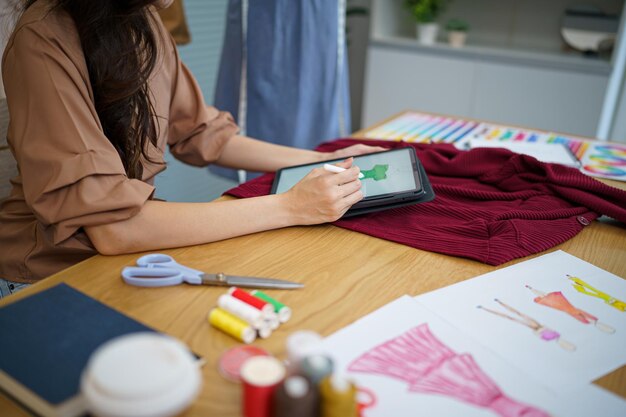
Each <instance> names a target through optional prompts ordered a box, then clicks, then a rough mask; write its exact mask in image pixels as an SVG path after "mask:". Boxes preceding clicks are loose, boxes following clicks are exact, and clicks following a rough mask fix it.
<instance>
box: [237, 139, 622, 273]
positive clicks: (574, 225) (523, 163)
mask: <svg viewBox="0 0 626 417" xmlns="http://www.w3.org/2000/svg"><path fill="white" fill-rule="evenodd" d="M355 143H367V144H371V145H378V146H384V147H387V148H399V147H406V146H412V147H414V148H415V150H416V152H417V156H418V158H419V159H420V161H421V162H422V164H423V165H424V168H425V169H426V172H427V173H428V177H429V178H430V181H431V183H432V186H433V189H434V190H435V194H436V198H435V199H434V200H433V201H431V202H429V203H422V204H415V205H411V206H406V207H401V208H397V209H391V210H386V211H381V212H376V213H371V214H366V215H363V216H358V217H352V218H347V219H341V220H338V221H336V222H335V223H334V224H335V225H336V226H339V227H343V228H346V229H350V230H354V231H357V232H361V233H366V234H368V235H371V236H376V237H379V238H382V239H387V240H391V241H394V242H398V243H402V244H405V245H408V246H412V247H414V248H418V249H424V250H428V251H433V252H439V253H444V254H448V255H453V256H461V257H467V258H471V259H476V260H478V261H481V262H484V263H487V264H490V265H499V264H502V263H505V262H508V261H510V260H511V259H515V258H520V257H524V256H527V255H531V254H533V253H537V252H541V251H544V250H546V249H549V248H551V247H553V246H556V245H558V244H560V243H562V242H564V241H566V240H568V239H570V238H572V237H574V236H575V235H576V234H577V233H578V232H580V231H581V230H582V229H583V227H585V226H586V225H588V224H589V223H591V221H593V220H595V219H596V218H597V217H598V216H599V215H601V214H605V215H608V216H610V217H612V218H614V219H616V220H619V221H621V222H626V192H625V191H621V190H619V189H616V188H613V187H610V186H608V185H605V184H603V183H601V182H599V181H596V180H595V179H593V178H590V177H588V176H586V175H584V174H582V173H580V172H579V171H578V170H576V169H573V168H568V167H565V166H561V165H557V164H546V163H542V162H539V161H537V160H536V159H535V158H532V157H529V156H525V155H518V154H514V153H512V152H510V151H508V150H506V149H494V148H478V149H473V150H471V151H460V150H457V149H456V148H455V147H454V146H452V145H448V144H435V145H426V144H410V143H404V142H387V141H371V140H368V141H361V140H356V139H339V140H336V141H333V142H328V143H324V144H322V145H320V146H319V147H318V150H319V151H323V152H331V151H333V150H336V149H339V148H344V147H347V146H350V145H354V144H355ZM273 179H274V174H266V175H264V176H261V177H259V178H257V179H254V180H252V181H249V182H247V183H245V184H242V185H240V186H239V187H236V188H233V189H232V190H229V191H227V192H226V194H230V195H233V196H235V197H254V196H259V195H265V194H268V193H269V191H270V187H271V184H272V181H273Z"/></svg>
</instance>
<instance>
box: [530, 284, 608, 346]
mask: <svg viewBox="0 0 626 417" xmlns="http://www.w3.org/2000/svg"><path fill="white" fill-rule="evenodd" d="M526 288H528V289H529V290H531V291H532V292H533V294H535V295H536V296H537V297H536V298H535V299H534V300H533V301H535V303H537V304H541V305H544V306H546V307H550V308H553V309H555V310H560V311H562V312H564V313H566V314H569V315H570V316H572V317H573V318H575V319H576V320H578V321H579V322H581V323H584V324H593V325H594V326H595V327H596V328H597V329H599V330H601V331H603V332H605V333H608V334H613V333H615V329H614V328H613V327H611V326H609V325H607V324H604V323H601V322H600V321H598V318H597V317H596V316H594V315H593V314H590V313H587V312H586V311H584V310H581V309H580V308H576V307H574V306H573V305H572V304H571V303H570V302H569V300H568V299H567V298H565V296H564V295H563V293H562V292H561V291H553V292H551V293H548V294H546V293H544V292H542V291H539V290H537V289H535V288H532V287H531V286H530V285H526Z"/></svg>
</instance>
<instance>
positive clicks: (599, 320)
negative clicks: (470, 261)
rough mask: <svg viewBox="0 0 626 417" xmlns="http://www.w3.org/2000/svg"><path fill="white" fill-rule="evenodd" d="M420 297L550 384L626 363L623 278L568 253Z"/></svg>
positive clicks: (579, 381) (579, 380) (572, 382)
mask: <svg viewBox="0 0 626 417" xmlns="http://www.w3.org/2000/svg"><path fill="white" fill-rule="evenodd" d="M416 300H418V301H419V302H420V303H422V304H423V305H424V306H425V307H427V308H429V309H430V310H431V311H433V312H435V313H436V314H438V315H439V316H440V317H441V318H443V319H444V320H446V321H448V322H449V323H450V324H452V325H453V326H455V327H456V328H458V329H459V330H460V331H463V332H464V333H465V334H466V335H467V336H468V337H471V338H472V339H474V340H476V341H477V342H479V343H481V344H482V345H483V346H486V347H488V348H489V349H490V350H492V351H493V352H495V353H496V354H498V355H499V356H501V357H502V358H504V359H505V360H506V361H507V362H509V363H510V364H511V365H513V366H515V367H517V368H518V369H519V370H521V371H523V372H525V373H527V374H528V375H530V376H531V377H533V378H534V379H535V380H536V381H538V382H540V383H543V384H545V385H546V386H548V387H554V388H556V387H559V389H561V390H565V391H566V390H569V389H572V388H574V387H576V386H581V385H584V384H586V383H589V382H591V381H593V380H595V379H597V378H598V377H600V376H602V375H604V374H606V373H608V372H610V371H612V370H614V369H616V368H618V367H620V366H621V365H623V364H624V363H626V311H624V310H626V304H625V303H624V301H625V300H626V280H624V279H622V278H620V277H618V276H616V275H613V274H611V273H609V272H607V271H604V270H602V269H600V268H598V267H596V266H594V265H592V264H590V263H587V262H584V261H582V260H580V259H578V258H576V257H574V256H572V255H569V254H567V253H565V252H563V251H556V252H553V253H550V254H547V255H544V256H541V257H538V258H535V259H532V260H529V261H526V262H521V263H518V264H516V265H513V266H510V267H508V268H503V269H500V270H497V271H494V272H491V273H488V274H485V275H481V276H479V277H476V278H473V279H469V280H467V281H463V282H460V283H458V284H454V285H451V286H449V287H445V288H442V289H439V290H436V291H433V292H430V293H426V294H423V295H421V296H418V297H416Z"/></svg>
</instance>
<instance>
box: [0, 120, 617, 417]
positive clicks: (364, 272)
mask: <svg viewBox="0 0 626 417" xmlns="http://www.w3.org/2000/svg"><path fill="white" fill-rule="evenodd" d="M364 132H365V131H361V132H357V134H356V135H355V136H359V135H363V134H364ZM607 182H608V181H607ZM608 183H610V184H611V185H613V186H616V187H619V188H621V189H625V190H626V183H618V182H608ZM224 198H228V197H224ZM557 249H562V250H564V251H566V252H568V253H570V254H572V255H574V256H577V257H579V258H581V259H583V260H585V261H588V262H591V263H593V264H595V265H597V266H599V267H600V268H603V269H605V270H607V271H609V272H612V273H614V274H616V275H618V276H621V277H626V226H625V225H624V224H619V223H616V222H593V224H592V225H590V226H588V227H586V228H585V229H584V230H583V231H582V232H581V233H580V234H578V235H577V236H576V237H575V238H573V239H571V240H569V241H567V242H565V243H564V244H561V245H559V246H557V247H555V248H554V249H553V250H557ZM163 252H164V253H168V254H170V255H172V256H174V257H175V258H176V259H177V260H178V261H179V262H181V263H183V264H186V265H189V266H191V267H193V268H196V269H201V270H206V271H215V272H217V271H224V272H226V273H230V274H238V275H256V276H267V277H275V278H283V279H290V280H297V281H300V282H303V283H305V284H306V288H305V289H304V290H298V291H271V292H270V294H271V295H272V296H275V297H276V298H277V299H279V300H281V301H283V302H285V303H286V304H287V305H289V306H291V307H292V308H293V311H294V314H293V317H292V319H291V320H290V321H289V322H288V323H286V324H284V325H282V326H281V327H280V329H279V330H278V331H277V332H275V333H274V334H273V335H272V336H271V337H270V338H269V339H267V340H259V341H257V342H255V344H256V345H257V346H260V347H263V348H265V349H267V350H269V351H270V352H272V353H273V354H275V355H277V356H278V357H281V358H282V357H284V356H285V339H286V337H287V335H289V334H290V333H291V332H293V331H295V330H303V329H311V330H314V331H317V332H319V333H321V334H322V335H324V336H326V335H329V334H331V333H333V332H335V331H337V330H339V329H341V328H342V327H345V326H346V325H348V324H350V323H352V322H353V321H355V320H356V319H358V318H359V317H361V316H363V315H365V314H367V313H369V312H371V311H373V310H375V309H377V308H379V307H381V306H383V305H384V304H386V303H388V302H390V301H392V300H394V299H395V298H397V297H399V296H401V295H404V294H411V295H417V294H421V293H424V292H427V291H432V290H435V289H437V288H441V287H443V286H446V285H450V284H454V283H456V282H459V281H463V280H466V279H468V278H472V277H475V276H477V275H480V274H484V273H486V272H490V271H493V270H495V269H498V268H503V267H506V266H509V265H512V264H515V263H517V262H520V261H522V260H527V259H530V258H532V257H533V256H531V257H528V258H524V259H518V260H515V261H512V262H509V263H507V264H505V265H501V266H500V267H497V268H496V267H492V266H489V265H485V264H482V263H479V262H476V261H471V260H467V259H461V258H455V257H451V256H446V255H440V254H437V253H431V252H425V251H422V250H417V249H413V248H410V247H407V246H403V245H400V244H396V243H392V242H388V241H385V240H381V239H378V238H374V237H370V236H366V235H363V234H359V233H356V232H352V231H348V230H344V229H340V228H338V227H334V226H330V225H321V226H309V227H291V228H287V229H282V230H275V231H269V232H263V233H257V234H253V235H249V236H244V237H239V238H235V239H229V240H226V241H222V242H216V243H211V244H206V245H199V246H194V247H188V248H180V249H172V250H166V251H163ZM138 256H139V255H138V254H133V255H123V256H94V257H93V258H90V259H88V260H86V261H84V262H82V263H80V264H78V265H75V266H73V267H71V268H68V269H66V270H64V271H62V272H60V273H58V274H56V275H53V276H52V277H50V278H48V279H46V280H44V281H42V282H40V283H38V284H36V285H34V286H32V287H30V288H28V289H26V290H24V291H22V292H21V293H18V294H16V295H14V296H11V297H9V299H8V300H4V301H2V302H0V305H5V304H8V303H10V302H13V301H16V300H18V299H20V298H22V297H25V296H27V295H29V294H32V293H35V292H38V291H41V290H43V289H45V288H48V287H50V286H53V285H55V284H58V283H60V282H65V283H67V284H69V285H71V286H73V287H75V288H77V289H79V290H80V291H83V292H85V293H87V294H89V295H91V296H92V297H94V298H96V299H98V300H100V301H102V302H103V303H105V304H108V305H109V306H111V307H114V308H116V309H118V310H119V311H122V312H123V313H125V314H127V315H129V316H131V317H133V318H135V319H137V320H139V321H141V322H143V323H145V324H147V325H148V326H152V327H154V328H156V329H158V330H160V331H163V332H165V333H168V334H170V335H173V336H175V337H178V338H180V339H182V340H183V341H185V342H186V343H187V344H188V345H189V346H190V347H191V349H192V350H193V351H195V352H197V353H198V354H200V355H202V356H203V357H204V358H205V359H206V361H207V364H206V365H205V366H204V368H203V371H202V372H203V376H204V387H203V390H202V394H201V395H200V397H199V398H198V399H197V401H196V402H195V404H194V405H193V406H192V407H191V408H190V409H189V410H188V411H187V412H186V413H185V414H184V416H188V417H192V416H198V417H208V416H238V415H240V414H239V413H240V388H239V386H238V385H236V384H234V383H230V382H227V381H226V380H224V379H223V378H222V377H221V376H220V375H219V374H218V372H217V361H218V358H219V356H220V354H221V353H222V352H224V351H225V350H226V349H228V348H230V347H232V346H235V345H237V344H238V343H237V341H236V340H234V339H233V338H231V337H230V336H227V335H225V334H223V333H221V332H220V331H218V330H215V329H213V328H212V327H211V326H210V325H209V323H208V322H207V319H206V316H207V313H208V311H209V309H211V308H212V307H214V306H215V305H216V302H217V298H218V297H219V296H220V295H221V294H223V293H224V292H225V291H224V289H222V288H215V287H193V286H189V285H181V286H177V287H169V288H159V289H146V288H137V287H132V286H129V285H125V284H124V283H123V282H122V280H121V279H120V271H121V269H122V268H123V267H124V266H127V265H131V264H133V263H134V262H135V260H136V259H137V257H138ZM536 256H538V255H536ZM2 337H10V336H9V335H2ZM596 383H597V384H598V385H600V386H602V387H604V388H607V389H609V390H611V391H613V392H615V393H618V394H619V395H621V396H623V397H626V366H624V367H622V368H620V369H618V370H617V371H615V372H612V373H611V374H609V375H607V376H605V377H603V378H600V379H599V380H598V381H596ZM0 414H1V415H3V416H4V415H7V416H8V415H11V416H26V415H29V414H27V413H26V412H25V411H23V410H22V409H21V408H19V407H17V406H16V405H15V404H14V403H13V402H11V401H10V400H8V399H7V398H6V397H2V396H0Z"/></svg>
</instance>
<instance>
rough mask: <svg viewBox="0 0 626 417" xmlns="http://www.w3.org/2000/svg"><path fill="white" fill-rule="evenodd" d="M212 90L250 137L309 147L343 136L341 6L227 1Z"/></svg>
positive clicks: (346, 121) (345, 88) (291, 0)
mask: <svg viewBox="0 0 626 417" xmlns="http://www.w3.org/2000/svg"><path fill="white" fill-rule="evenodd" d="M215 91H216V92H215V102H214V105H215V106H216V107H218V108H219V109H221V110H226V111H229V112H231V113H232V114H233V116H234V117H235V120H237V122H238V123H239V126H240V127H241V128H242V131H243V132H244V133H245V134H246V135H248V136H251V137H254V138H258V139H262V140H266V141H269V142H273V143H277V144H282V145H289V146H295V147H299V148H305V149H312V148H314V147H315V146H317V145H318V144H320V143H321V142H324V141H326V140H329V139H333V138H336V137H339V136H343V135H346V134H348V133H349V132H350V99H349V83H348V64H347V53H346V48H345V0H264V1H249V0H230V3H229V7H228V12H227V26H226V33H225V38H224V46H223V50H222V57H221V63H220V71H219V76H218V80H217V85H216V90H215ZM211 170H214V171H216V172H218V173H220V174H222V175H227V176H230V177H231V178H234V177H235V176H234V173H233V171H232V170H228V171H230V173H229V174H226V173H227V172H228V171H226V170H224V169H221V168H218V167H211Z"/></svg>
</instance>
